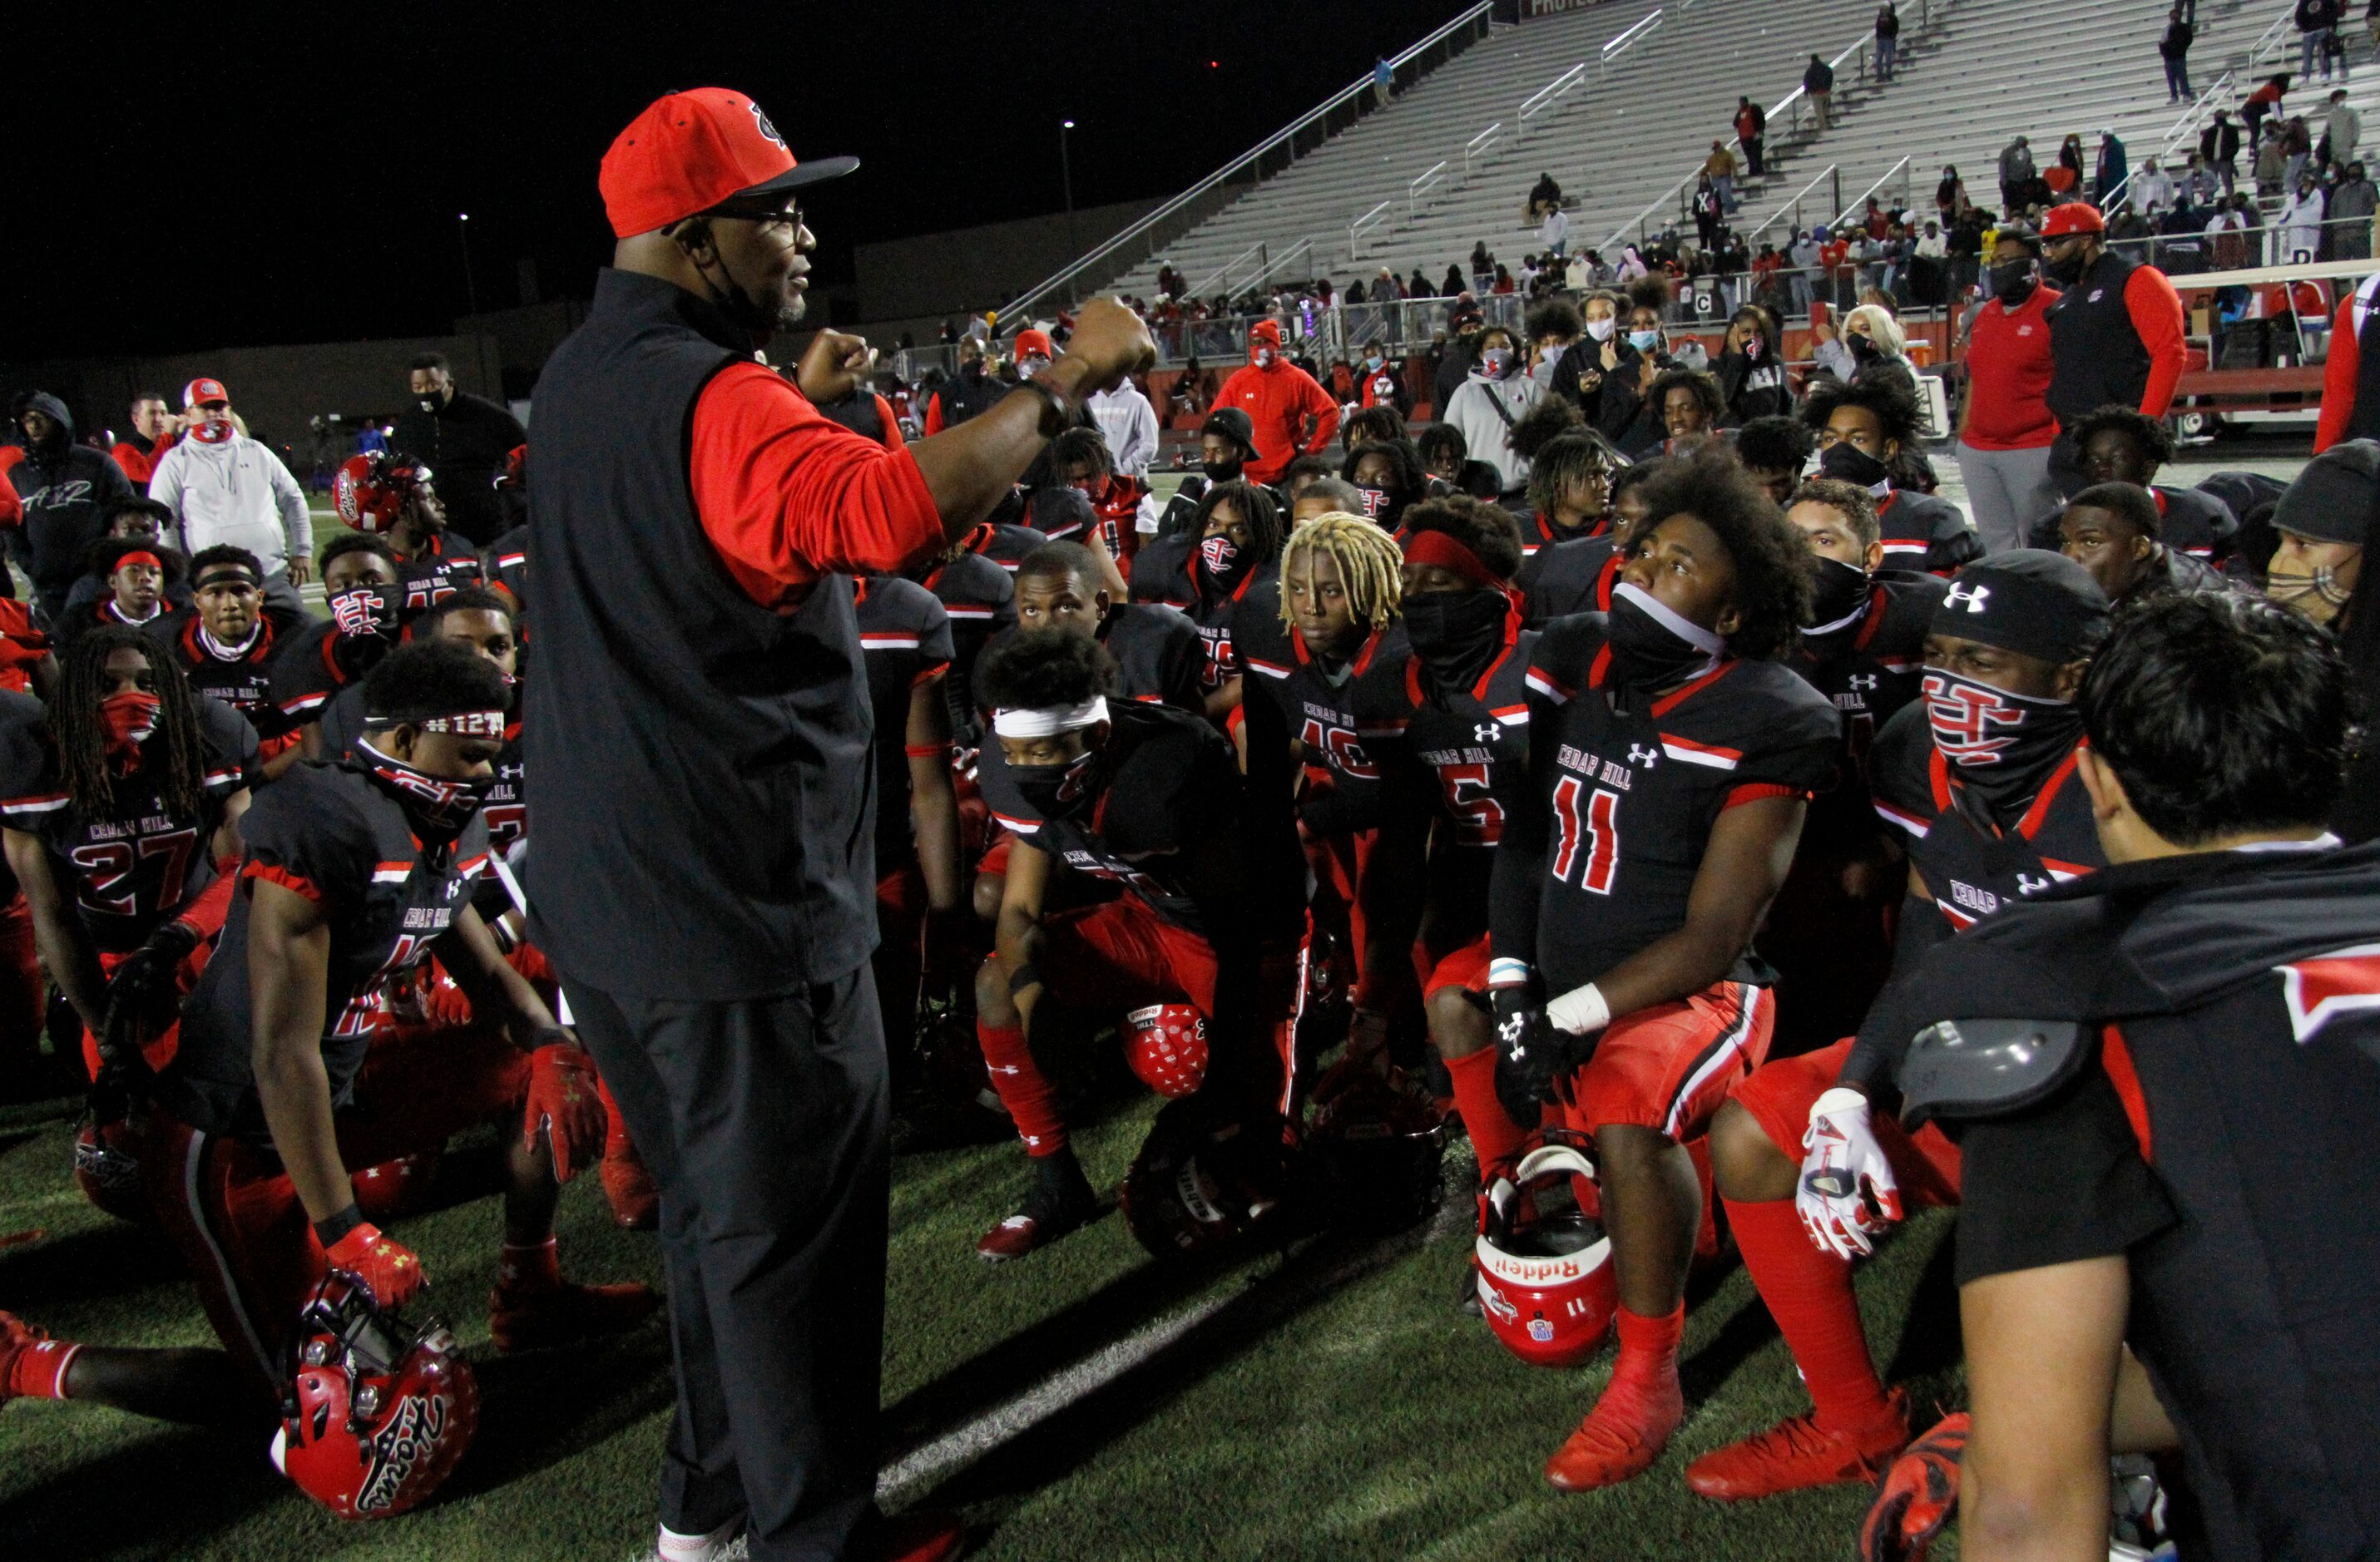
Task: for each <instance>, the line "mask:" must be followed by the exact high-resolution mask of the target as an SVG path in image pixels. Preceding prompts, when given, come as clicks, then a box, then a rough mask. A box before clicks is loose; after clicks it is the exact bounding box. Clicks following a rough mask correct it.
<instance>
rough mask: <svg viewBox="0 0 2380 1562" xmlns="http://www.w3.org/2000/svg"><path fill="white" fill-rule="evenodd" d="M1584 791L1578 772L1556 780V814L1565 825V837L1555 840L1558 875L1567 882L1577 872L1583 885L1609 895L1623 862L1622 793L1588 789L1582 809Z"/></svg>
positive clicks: (1591, 890)
mask: <svg viewBox="0 0 2380 1562" xmlns="http://www.w3.org/2000/svg"><path fill="white" fill-rule="evenodd" d="M1581 793H1586V787H1585V785H1584V784H1583V783H1582V782H1581V781H1579V779H1578V778H1577V777H1576V776H1564V777H1562V779H1561V780H1560V781H1556V782H1554V818H1555V820H1556V821H1557V822H1558V823H1559V825H1560V829H1561V839H1560V840H1559V841H1557V842H1554V861H1553V870H1554V878H1555V880H1556V881H1557V882H1559V883H1564V884H1567V883H1568V882H1570V878H1571V875H1572V874H1573V872H1575V873H1577V874H1578V887H1579V888H1580V889H1582V890H1587V891H1588V892H1589V893H1591V894H1597V895H1609V893H1611V881H1612V879H1613V878H1617V877H1618V870H1619V866H1620V793H1616V792H1614V791H1612V790H1611V789H1610V788H1609V787H1608V786H1598V787H1597V788H1596V789H1595V791H1594V792H1593V793H1587V796H1586V806H1585V808H1584V809H1582V808H1581V807H1580V806H1579V797H1580V794H1581ZM1582 863H1584V864H1585V866H1584V867H1583V868H1582V867H1581V866H1580V865H1581V864H1582Z"/></svg>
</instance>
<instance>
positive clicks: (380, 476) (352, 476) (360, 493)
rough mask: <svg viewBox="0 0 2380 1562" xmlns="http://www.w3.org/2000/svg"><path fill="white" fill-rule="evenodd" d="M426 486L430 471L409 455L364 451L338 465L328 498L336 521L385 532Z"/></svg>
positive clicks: (361, 529) (359, 529)
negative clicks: (412, 498)
mask: <svg viewBox="0 0 2380 1562" xmlns="http://www.w3.org/2000/svg"><path fill="white" fill-rule="evenodd" d="M429 486H430V468H429V467H427V466H423V465H422V464H421V463H420V462H419V461H417V460H415V459H414V458H413V457H412V456H410V455H395V454H382V453H380V452H379V451H367V452H366V453H364V454H361V455H350V456H348V457H347V458H346V460H345V461H342V462H340V463H339V470H338V472H337V474H336V475H335V476H334V477H333V478H332V479H331V498H332V501H333V503H335V504H337V506H338V509H339V519H341V520H343V521H345V522H346V523H347V525H349V526H351V527H355V528H356V529H357V530H358V531H386V530H388V529H389V527H393V526H395V525H396V518H397V517H398V516H399V515H403V514H404V513H405V503H406V501H407V499H409V498H411V497H412V496H413V494H414V493H415V492H416V491H417V490H420V489H425V488H428V487H429Z"/></svg>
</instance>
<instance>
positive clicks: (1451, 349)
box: [1429, 293, 1488, 418]
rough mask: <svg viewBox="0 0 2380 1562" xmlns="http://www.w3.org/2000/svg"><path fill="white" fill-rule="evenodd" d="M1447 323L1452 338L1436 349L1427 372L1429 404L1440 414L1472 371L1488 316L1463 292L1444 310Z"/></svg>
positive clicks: (1443, 413)
mask: <svg viewBox="0 0 2380 1562" xmlns="http://www.w3.org/2000/svg"><path fill="white" fill-rule="evenodd" d="M1447 323H1448V324H1449V325H1451V326H1452V327H1453V328H1454V340H1452V341H1451V342H1449V343H1447V344H1446V345H1445V346H1444V348H1443V349H1442V350H1440V351H1439V354H1438V363H1437V366H1436V367H1435V368H1434V369H1432V371H1431V374H1430V391H1429V405H1430V407H1431V410H1432V413H1433V415H1434V416H1437V417H1439V418H1443V417H1445V416H1446V404H1447V403H1448V402H1450V401H1451V400H1453V399H1454V393H1455V392H1456V391H1457V390H1459V389H1460V388H1461V387H1462V385H1463V378H1464V377H1465V376H1466V375H1468V374H1469V373H1470V372H1471V360H1472V358H1473V357H1475V355H1476V354H1477V352H1478V350H1479V331H1480V328H1481V327H1482V326H1484V325H1486V324H1487V323H1488V317H1487V316H1485V315H1483V314H1481V313H1480V312H1479V303H1478V300H1476V299H1475V298H1473V297H1471V296H1470V295H1469V294H1467V293H1466V294H1462V295H1459V296H1458V297H1456V298H1455V301H1454V307H1453V309H1450V310H1449V311H1448V312H1447Z"/></svg>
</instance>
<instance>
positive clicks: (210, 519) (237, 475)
mask: <svg viewBox="0 0 2380 1562" xmlns="http://www.w3.org/2000/svg"><path fill="white" fill-rule="evenodd" d="M182 405H183V406H184V407H185V408H186V409H187V412H188V421H189V425H190V429H189V432H188V435H187V436H185V437H184V438H183V439H182V440H181V441H180V442H177V443H176V445H175V446H174V447H173V448H172V449H171V450H169V451H167V452H166V453H165V454H164V457H163V458H162V459H161V460H159V462H158V463H157V470H156V472H155V474H154V475H153V476H152V477H151V478H150V479H149V497H151V498H152V499H154V500H156V501H157V502H158V503H161V504H163V505H164V506H165V507H166V508H168V509H170V510H172V511H173V512H174V524H175V528H176V531H177V532H178V533H179V535H180V539H181V544H180V545H181V549H182V556H183V557H184V558H186V559H187V558H188V557H190V556H191V555H192V554H195V553H196V552H198V551H200V549H202V548H212V547H215V546H217V545H218V544H223V543H228V544H230V545H231V546H233V547H236V548H245V549H247V550H248V551H249V552H251V553H253V554H255V555H256V556H257V558H258V559H260V560H261V561H262V563H263V564H264V571H265V575H266V576H267V578H268V579H273V578H278V579H282V580H285V581H287V582H288V584H290V585H292V586H302V585H304V584H305V583H306V582H307V581H309V580H311V579H312V578H313V577H314V522H313V517H311V516H310V515H308V514H307V513H306V491H305V490H303V489H301V488H299V487H298V486H297V478H293V477H291V476H290V475H289V468H288V467H286V466H283V465H282V464H281V458H280V457H279V456H277V455H275V454H273V452H272V451H271V450H270V449H269V448H267V447H266V446H264V445H262V444H260V443H258V442H256V441H254V440H252V439H249V437H248V436H247V435H246V434H243V433H241V432H240V431H239V430H238V428H237V426H236V425H234V424H233V422H232V420H231V396H230V394H228V393H227V392H225V389H224V387H223V381H220V380H208V379H199V380H193V381H190V383H189V385H188V387H187V388H186V389H185V390H184V391H183V392H182Z"/></svg>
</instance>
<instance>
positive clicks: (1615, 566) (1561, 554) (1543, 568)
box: [1512, 533, 1626, 629]
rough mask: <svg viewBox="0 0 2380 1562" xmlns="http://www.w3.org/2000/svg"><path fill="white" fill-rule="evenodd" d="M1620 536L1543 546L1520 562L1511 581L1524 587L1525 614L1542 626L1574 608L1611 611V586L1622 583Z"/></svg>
mask: <svg viewBox="0 0 2380 1562" xmlns="http://www.w3.org/2000/svg"><path fill="white" fill-rule="evenodd" d="M1625 562H1626V561H1624V560H1622V559H1621V556H1620V542H1619V539H1617V538H1614V537H1612V536H1611V535H1610V534H1609V533H1606V534H1604V535H1603V536H1601V537H1585V538H1580V539H1577V540H1575V541H1571V542H1557V543H1554V544H1552V545H1551V546H1549V547H1545V548H1540V549H1538V550H1537V551H1536V552H1534V553H1532V554H1530V555H1529V556H1528V557H1527V558H1526V559H1524V560H1523V561H1522V562H1521V573H1520V574H1519V575H1515V576H1513V579H1512V584H1513V585H1514V586H1515V587H1519V588H1520V592H1521V616H1522V618H1523V619H1524V621H1526V623H1527V624H1528V625H1529V627H1530V628H1532V629H1542V628H1544V627H1545V626H1546V625H1547V624H1551V623H1552V622H1553V621H1554V620H1555V619H1558V618H1568V617H1569V616H1570V615H1571V614H1573V613H1574V612H1609V611H1611V588H1612V587H1614V586H1615V585H1617V584H1619V581H1620V566H1621V564H1622V563H1625Z"/></svg>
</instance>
